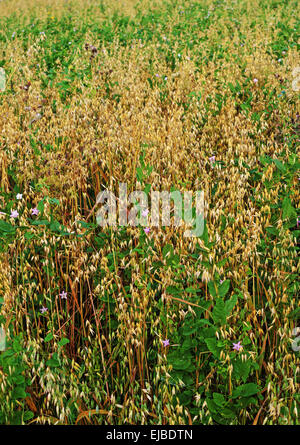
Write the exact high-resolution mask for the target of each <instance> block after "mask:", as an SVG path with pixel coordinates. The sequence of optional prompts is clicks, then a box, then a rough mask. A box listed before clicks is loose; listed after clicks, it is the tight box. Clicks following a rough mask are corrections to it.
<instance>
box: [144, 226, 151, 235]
mask: <svg viewBox="0 0 300 445" xmlns="http://www.w3.org/2000/svg"><path fill="white" fill-rule="evenodd" d="M144 232H145V233H147V235H148V233H149V232H150V227H146V229H144Z"/></svg>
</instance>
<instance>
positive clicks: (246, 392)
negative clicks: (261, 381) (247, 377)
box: [232, 383, 259, 399]
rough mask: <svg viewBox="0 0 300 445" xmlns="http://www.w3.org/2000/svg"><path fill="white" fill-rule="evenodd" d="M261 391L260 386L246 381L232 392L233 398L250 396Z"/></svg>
mask: <svg viewBox="0 0 300 445" xmlns="http://www.w3.org/2000/svg"><path fill="white" fill-rule="evenodd" d="M258 392H259V388H258V386H257V385H256V384H255V383H245V384H244V385H241V386H239V387H238V388H236V389H235V390H234V391H233V392H232V398H233V399H236V398H237V397H250V396H253V395H254V394H257V393H258Z"/></svg>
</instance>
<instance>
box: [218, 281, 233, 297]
mask: <svg viewBox="0 0 300 445" xmlns="http://www.w3.org/2000/svg"><path fill="white" fill-rule="evenodd" d="M229 288H230V280H225V281H223V283H222V284H221V285H220V286H219V287H218V294H219V296H220V297H225V295H227V293H228V291H229Z"/></svg>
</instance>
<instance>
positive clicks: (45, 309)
mask: <svg viewBox="0 0 300 445" xmlns="http://www.w3.org/2000/svg"><path fill="white" fill-rule="evenodd" d="M40 311H41V313H42V314H44V313H45V312H47V311H48V308H47V307H45V306H43V307H41V309H40Z"/></svg>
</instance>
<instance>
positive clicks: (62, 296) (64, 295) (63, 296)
mask: <svg viewBox="0 0 300 445" xmlns="http://www.w3.org/2000/svg"><path fill="white" fill-rule="evenodd" d="M67 295H68V294H67V292H65V291H64V290H63V291H62V292H61V293H60V294H59V296H60V298H61V299H65V300H66V299H67Z"/></svg>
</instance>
